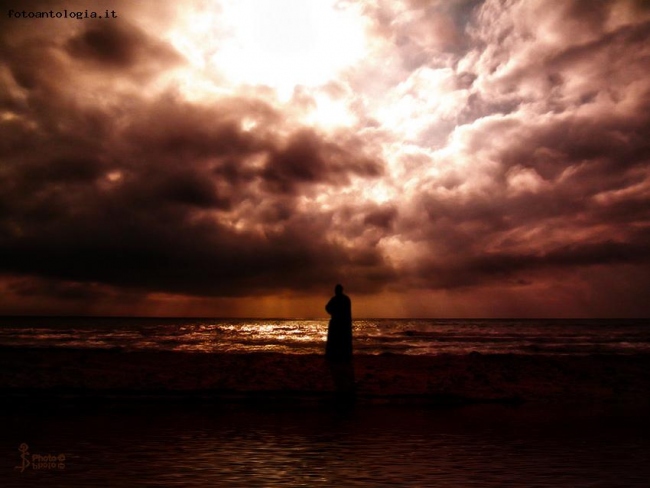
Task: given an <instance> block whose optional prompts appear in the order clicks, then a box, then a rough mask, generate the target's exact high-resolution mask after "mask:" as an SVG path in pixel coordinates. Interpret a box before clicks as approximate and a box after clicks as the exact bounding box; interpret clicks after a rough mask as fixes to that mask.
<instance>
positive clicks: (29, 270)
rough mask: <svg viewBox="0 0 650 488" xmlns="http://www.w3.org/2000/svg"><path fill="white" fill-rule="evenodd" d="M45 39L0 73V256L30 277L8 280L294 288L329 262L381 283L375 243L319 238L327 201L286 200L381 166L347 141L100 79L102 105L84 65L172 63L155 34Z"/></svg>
mask: <svg viewBox="0 0 650 488" xmlns="http://www.w3.org/2000/svg"><path fill="white" fill-rule="evenodd" d="M26 42H27V41H26ZM30 42H32V41H30ZM34 42H35V41H34ZM26 45H27V44H24V45H23V46H26ZM3 49H8V48H7V45H6V44H5V46H4V48H3ZM47 49H48V50H49V51H50V54H52V55H53V56H49V57H48V56H45V55H44V54H42V48H41V50H40V51H39V50H37V49H35V48H34V49H25V50H22V51H21V56H20V60H19V59H18V57H17V56H15V57H13V58H10V59H8V60H6V62H5V63H4V67H5V68H7V70H8V71H7V72H9V73H10V74H11V76H8V77H7V78H6V79H5V82H6V83H8V84H12V83H13V84H15V85H17V86H18V87H19V88H16V89H15V90H13V92H12V91H11V90H10V91H9V96H5V100H4V101H3V109H4V110H10V111H11V113H12V114H13V115H11V116H10V117H6V118H5V119H3V121H2V122H1V124H2V126H1V129H2V133H3V142H2V154H1V157H2V163H3V167H2V172H0V184H1V186H2V188H3V195H2V197H0V212H1V214H0V229H1V230H2V232H1V238H0V255H1V257H0V268H1V270H2V272H4V273H9V274H12V275H15V276H20V275H25V276H30V277H33V278H29V279H27V280H26V281H19V282H18V285H14V286H13V287H12V288H11V290H9V291H10V292H12V293H14V294H16V295H19V296H28V295H29V296H32V295H35V294H42V295H47V296H49V297H50V298H58V299H65V300H68V299H69V300H72V299H80V298H83V297H81V295H80V294H79V293H80V290H82V289H83V287H84V286H86V287H94V288H92V290H91V289H90V288H89V289H88V290H89V291H88V293H89V294H88V295H87V296H86V298H87V299H88V300H93V299H98V296H99V295H101V294H102V293H104V294H105V293H108V291H107V290H109V289H108V288H106V286H110V287H114V289H120V288H123V289H128V290H132V291H137V292H138V293H146V292H167V293H179V294H193V295H204V296H209V295H219V296H238V295H256V294H259V293H266V292H275V291H277V290H281V289H294V290H302V291H303V292H306V291H308V290H310V289H314V288H315V287H321V286H323V284H326V286H329V285H330V284H331V283H332V282H335V281H337V279H339V278H340V276H341V274H342V273H345V272H344V271H342V269H344V268H345V269H353V270H355V278H354V280H352V279H351V280H350V282H352V281H354V282H355V283H356V285H357V286H358V289H359V290H372V289H376V288H377V287H378V286H380V282H378V281H377V276H378V275H385V274H386V273H387V271H386V269H387V265H386V264H385V263H384V262H383V258H382V257H381V255H380V253H379V252H378V251H376V250H372V249H370V250H356V249H348V248H346V247H344V246H341V245H340V244H337V243H336V242H334V241H332V240H328V239H326V236H327V235H328V232H329V230H330V220H331V217H332V213H331V211H320V210H318V209H317V208H310V209H308V210H304V209H301V208H299V206H298V204H297V203H298V199H299V197H300V196H301V195H302V194H305V192H307V193H309V192H310V191H311V190H310V188H311V187H315V186H316V185H319V186H320V187H322V188H327V187H333V188H341V187H345V186H347V185H349V184H350V182H351V178H353V177H354V178H370V179H373V178H376V177H378V176H379V175H380V174H381V173H382V164H381V161H380V160H379V159H377V158H372V157H369V156H367V155H366V154H365V153H364V151H363V148H362V147H360V146H359V142H358V141H356V140H355V139H354V138H353V137H345V138H339V139H338V140H333V139H332V138H328V137H326V136H324V135H323V134H319V133H318V132H317V131H316V130H314V129H302V128H300V127H295V128H293V127H290V126H287V125H286V124H284V125H283V121H282V117H281V115H280V114H279V113H278V112H277V111H276V110H275V109H273V108H272V107H271V106H269V105H268V104H266V103H265V102H263V101H261V100H259V99H254V98H235V97H232V98H229V99H228V98H226V99H222V100H221V101H220V102H214V103H210V104H198V103H192V102H188V101H185V100H183V99H182V98H181V97H179V96H178V95H177V94H174V93H173V92H167V93H161V94H159V95H156V96H153V97H152V96H151V95H148V96H143V95H144V93H143V94H142V95H140V94H137V93H129V95H128V96H123V95H121V94H120V93H119V91H112V90H111V89H110V88H108V87H106V86H103V87H102V88H103V90H104V91H103V92H101V96H100V97H99V98H100V99H102V100H106V101H107V103H103V104H97V103H95V100H96V97H84V94H86V93H89V92H92V91H94V90H95V89H96V88H97V86H98V85H100V84H101V79H99V81H98V79H97V78H96V77H95V73H96V72H98V71H101V72H109V73H110V75H111V76H113V77H114V81H115V82H116V83H118V84H119V83H120V82H121V81H122V80H124V81H127V82H128V81H129V80H130V79H132V77H133V75H134V74H136V75H138V76H139V75H141V74H142V73H146V75H147V78H146V79H152V80H153V79H155V76H156V75H157V73H161V72H163V71H164V69H167V68H170V67H174V66H175V65H176V64H178V59H179V58H178V55H177V54H175V52H174V50H173V49H172V48H171V47H170V46H168V45H165V44H164V43H162V42H159V41H155V40H153V39H152V38H150V37H149V36H148V35H146V34H145V33H144V32H142V31H140V30H139V29H138V28H137V27H134V26H131V25H129V24H115V25H109V24H106V26H104V25H101V26H97V25H93V24H89V26H88V27H87V28H84V29H81V30H76V31H74V32H72V33H71V37H70V38H69V39H62V40H60V41H58V42H56V43H52V44H51V45H50V46H49V47H47ZM143 65H144V68H143ZM26 67H27V68H26ZM139 79H140V82H145V79H144V78H139ZM75 83H76V84H75ZM12 86H13V85H12ZM12 93H14V96H13V97H12V96H11V94H12ZM16 107H19V108H20V109H19V110H18V109H16ZM246 120H248V121H250V120H253V121H255V123H256V127H255V128H254V130H250V131H247V130H244V129H243V128H242V126H243V123H244V122H245V121H246ZM279 128H282V131H284V132H283V133H284V134H287V135H286V136H285V135H283V133H281V132H280V131H278V129H279ZM57 280H60V282H59V281H57ZM93 284H100V285H101V286H96V285H93ZM91 291H92V293H90V292H91Z"/></svg>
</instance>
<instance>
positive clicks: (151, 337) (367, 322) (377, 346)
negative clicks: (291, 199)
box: [0, 317, 650, 355]
mask: <svg viewBox="0 0 650 488" xmlns="http://www.w3.org/2000/svg"><path fill="white" fill-rule="evenodd" d="M327 327H328V321H327V320H326V319H216V318H133V317H0V346H14V347H18V346H19V347H45V348H49V347H66V348H101V349H107V348H108V349H119V350H125V351H130V350H165V351H188V352H196V353H253V352H276V353H282V354H321V353H322V352H323V348H324V344H325V339H326V336H327ZM353 328H354V331H353V334H354V349H355V353H357V354H374V355H378V354H407V355H437V354H468V353H471V352H478V353H481V354H554V355H589V354H635V353H647V352H650V320H649V319H552V320H550V319H360V320H355V321H354V324H353Z"/></svg>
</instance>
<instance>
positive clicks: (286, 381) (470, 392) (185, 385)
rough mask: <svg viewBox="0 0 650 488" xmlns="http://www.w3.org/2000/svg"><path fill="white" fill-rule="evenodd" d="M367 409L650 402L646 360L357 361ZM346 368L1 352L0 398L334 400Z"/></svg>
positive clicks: (210, 358)
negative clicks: (395, 405)
mask: <svg viewBox="0 0 650 488" xmlns="http://www.w3.org/2000/svg"><path fill="white" fill-rule="evenodd" d="M353 367H354V383H355V384H356V394H357V398H358V399H360V400H366V401H374V402H383V401H385V402H424V403H453V402H471V401H479V402H482V401H552V402H558V401H559V402H566V401H585V400H586V401H622V402H634V403H638V402H649V401H650V355H630V356H613V355H597V356H584V357H568V356H532V355H531V356H515V355H481V354H477V353H472V354H469V355H465V356H449V355H440V356H430V357H423V356H398V355H381V356H361V355H360V356H356V357H355V358H354V363H353ZM351 375H352V371H351V370H350V369H346V368H345V367H343V366H341V367H335V368H332V366H331V365H330V364H328V363H327V361H326V360H325V359H324V357H322V356H318V355H281V354H274V353H255V354H197V353H183V352H154V351H136V352H124V351H113V350H85V349H27V348H0V394H1V395H2V396H4V397H11V396H14V397H15V396H25V395H27V396H30V395H42V394H55V395H61V394H64V395H81V396H93V397H101V396H106V395H118V396H121V397H138V396H149V395H154V396H156V395H162V396H166V395H167V396H169V395H172V396H177V397H186V398H189V397H194V396H199V397H200V396H203V397H205V396H206V395H208V396H210V397H213V398H224V399H226V398H242V397H255V398H260V397H273V396H275V397H278V396H279V397H282V396H284V397H296V398H318V397H328V396H331V395H332V393H333V392H335V391H336V390H337V389H338V390H341V389H346V388H347V385H348V384H350V382H351V380H352V377H351Z"/></svg>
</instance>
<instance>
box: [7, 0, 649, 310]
mask: <svg viewBox="0 0 650 488" xmlns="http://www.w3.org/2000/svg"><path fill="white" fill-rule="evenodd" d="M0 6H1V8H2V11H1V12H0V290H1V291H0V313H4V314H13V313H34V314H39V313H55V314H62V313H64V314H118V315H128V314H138V315H209V316H210V315H211V316H323V315H324V310H323V303H324V302H325V301H326V300H327V299H328V298H329V295H330V294H331V291H332V287H333V285H334V284H335V283H337V282H341V283H343V284H344V285H345V287H346V291H347V292H349V294H350V295H351V296H352V298H353V300H354V302H353V303H354V307H355V310H354V311H355V315H356V316H406V317H408V316H413V317H418V316H420V317H423V316H424V317H426V316H434V317H453V316H456V317H464V316H465V317H504V316H525V317H539V316H549V317H567V316H582V317H601V316H602V317H607V316H648V315H650V300H649V299H648V290H650V164H649V163H650V4H649V3H648V2H646V1H642V0H636V1H635V0H627V1H626V0H621V1H613V0H612V1H598V0H567V1H562V2H557V1H552V0H526V1H515V0H512V1H510V0H502V1H498V0H495V1H493V0H486V1H478V0H456V1H452V0H437V1H436V0H359V1H353V0H338V1H336V0H188V1H179V2H162V1H154V0H138V1H133V0H128V1H126V0H112V1H110V2H108V1H103V0H96V1H92V2H91V1H85V2H84V1H74V0H70V1H55V2H52V1H30V2H25V1H18V0H15V1H13V2H12V1H11V0H10V1H6V0H3V1H1V2H0ZM11 9H13V10H16V11H19V12H20V17H16V15H15V14H14V15H12V16H9V10H11ZM65 9H67V10H68V12H70V11H75V12H77V11H84V10H85V9H90V11H97V12H98V13H99V15H102V16H104V14H105V12H104V11H105V9H109V10H111V11H115V14H116V16H117V18H116V19H112V18H111V19H105V18H104V19H95V20H93V19H81V20H77V19H70V18H68V19H65V18H59V19H56V18H55V19H33V18H23V17H22V11H23V10H25V11H26V14H27V15H28V14H29V12H30V11H31V12H36V11H48V12H49V10H54V12H57V11H59V12H63V11H64V10H65Z"/></svg>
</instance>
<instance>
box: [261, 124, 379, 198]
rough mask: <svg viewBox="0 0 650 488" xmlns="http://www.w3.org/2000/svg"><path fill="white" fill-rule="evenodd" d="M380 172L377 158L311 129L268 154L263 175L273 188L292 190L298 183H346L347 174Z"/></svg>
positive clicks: (283, 190) (293, 136)
mask: <svg viewBox="0 0 650 488" xmlns="http://www.w3.org/2000/svg"><path fill="white" fill-rule="evenodd" d="M381 173H382V167H381V165H379V164H378V162H377V161H375V160H373V159H371V158H368V157H364V156H363V155H358V154H355V153H354V152H353V151H351V150H349V149H347V148H345V147H344V146H342V145H340V144H335V143H333V142H325V141H323V140H322V139H321V138H320V137H318V135H317V134H316V133H314V132H313V131H312V130H301V131H299V132H297V133H295V134H294V135H292V136H291V137H290V138H289V140H288V141H287V143H286V145H285V146H284V147H283V148H281V149H280V150H277V151H274V152H273V153H272V154H271V155H270V157H269V158H268V161H267V163H266V166H265V168H264V171H263V173H262V176H263V178H264V180H265V181H266V183H267V185H268V186H269V188H270V189H271V190H272V191H279V192H292V191H295V188H294V186H295V185H296V184H297V183H319V182H322V183H329V184H331V185H346V184H349V182H350V179H349V176H350V175H358V176H362V177H377V176H380V175H381Z"/></svg>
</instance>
